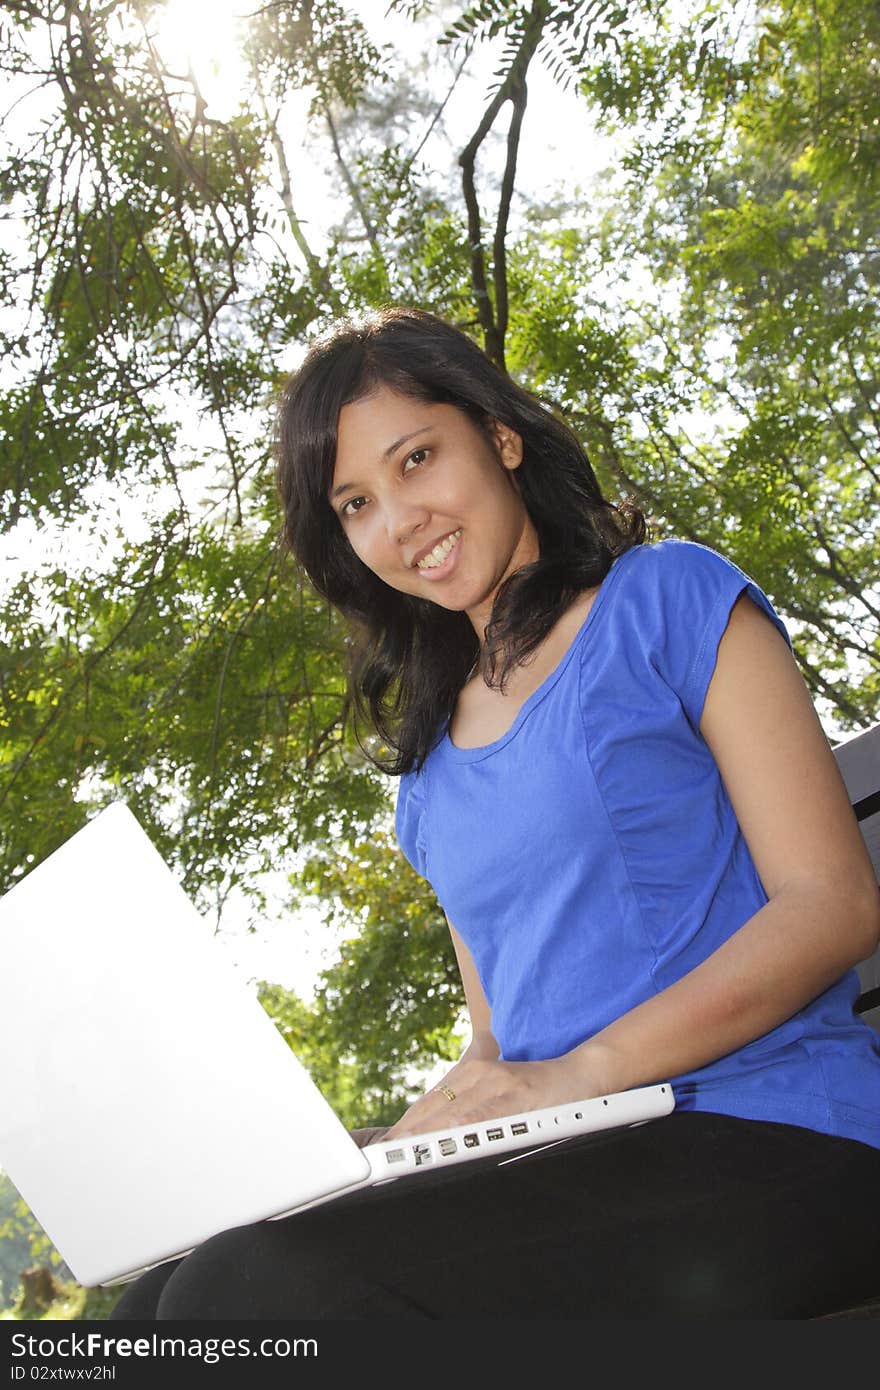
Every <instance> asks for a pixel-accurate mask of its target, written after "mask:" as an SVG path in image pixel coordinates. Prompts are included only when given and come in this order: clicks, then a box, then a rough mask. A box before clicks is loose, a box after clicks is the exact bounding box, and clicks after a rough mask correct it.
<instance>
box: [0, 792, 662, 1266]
mask: <svg viewBox="0 0 880 1390" xmlns="http://www.w3.org/2000/svg"><path fill="white" fill-rule="evenodd" d="M0 1058H2V1069H0V1167H2V1168H3V1169H4V1170H5V1171H6V1173H7V1174H8V1176H9V1177H10V1179H11V1180H12V1182H13V1183H14V1185H15V1186H16V1187H17V1189H18V1190H19V1192H20V1193H21V1195H22V1197H23V1198H24V1199H25V1201H26V1202H27V1204H28V1206H29V1207H30V1209H31V1211H32V1212H33V1214H34V1216H35V1217H36V1219H37V1221H38V1222H39V1223H40V1225H41V1226H42V1227H43V1229H44V1230H45V1231H46V1233H47V1235H48V1236H49V1238H50V1239H51V1241H52V1242H53V1244H54V1245H55V1247H56V1249H57V1250H58V1251H59V1252H60V1253H61V1255H62V1257H63V1258H64V1260H65V1262H66V1263H67V1265H68V1266H69V1268H70V1270H71V1272H72V1274H73V1276H74V1278H75V1279H77V1281H78V1282H79V1283H81V1284H83V1285H85V1286H87V1287H90V1286H96V1285H104V1284H115V1283H120V1282H122V1281H124V1280H126V1279H130V1278H133V1277H134V1276H135V1275H137V1274H140V1273H142V1272H143V1271H144V1270H145V1269H148V1268H149V1267H151V1266H152V1265H154V1264H159V1263H162V1262H163V1261H165V1260H168V1259H171V1258H174V1257H176V1256H179V1255H182V1254H184V1253H187V1252H188V1251H189V1250H192V1249H194V1248H195V1247H196V1246H197V1245H199V1244H200V1243H201V1242H202V1241H203V1240H205V1239H206V1238H207V1237H208V1236H210V1235H213V1234H215V1233H217V1232H218V1231H221V1230H225V1229H228V1228H229V1227H231V1226H237V1225H241V1224H244V1223H247V1222H252V1221H257V1220H261V1219H264V1218H268V1219H272V1218H277V1217H279V1216H282V1215H288V1214H290V1213H292V1212H294V1211H296V1210H299V1209H302V1208H306V1207H309V1206H314V1205H316V1204H318V1203H320V1202H324V1201H328V1200H330V1199H331V1198H334V1197H336V1196H338V1195H340V1194H342V1193H346V1192H350V1191H353V1190H354V1189H356V1188H358V1187H364V1186H368V1185H370V1184H373V1183H377V1182H385V1181H388V1180H389V1179H393V1178H395V1177H398V1176H401V1175H403V1174H409V1173H417V1172H420V1171H425V1170H430V1169H432V1168H436V1167H437V1166H439V1165H442V1164H449V1163H459V1162H462V1161H467V1160H469V1159H474V1158H479V1157H483V1156H485V1155H487V1154H501V1153H504V1152H508V1151H511V1150H524V1149H528V1148H535V1147H538V1146H542V1145H544V1144H545V1143H553V1142H558V1141H559V1140H560V1139H563V1138H565V1137H568V1136H570V1135H575V1134H580V1133H584V1132H589V1131H591V1130H598V1129H607V1128H610V1127H614V1126H618V1125H630V1124H638V1123H643V1122H644V1121H646V1120H649V1119H652V1118H653V1117H655V1116H658V1115H664V1114H668V1113H669V1111H670V1110H672V1108H673V1095H672V1088H671V1086H669V1085H668V1084H661V1085H654V1086H647V1087H643V1088H639V1089H637V1090H633V1091H628V1092H623V1093H621V1094H616V1095H608V1096H601V1097H598V1098H595V1099H591V1100H586V1101H582V1102H577V1103H571V1104H567V1105H564V1106H560V1107H558V1108H555V1109H547V1110H538V1111H534V1112H531V1113H529V1114H523V1115H514V1116H506V1117H504V1118H502V1119H494V1120H490V1121H486V1122H485V1123H482V1124H472V1125H467V1126H462V1127H459V1128H456V1127H453V1128H450V1129H446V1130H443V1131H440V1132H437V1133H432V1134H424V1135H418V1136H409V1137H407V1138H406V1139H400V1140H397V1141H382V1142H379V1143H376V1144H372V1145H370V1146H369V1147H367V1148H364V1149H360V1148H358V1146H357V1144H356V1143H355V1142H354V1140H353V1139H352V1138H351V1136H350V1135H349V1133H348V1131H347V1130H346V1129H345V1127H344V1126H343V1124H342V1123H341V1121H340V1120H339V1119H338V1117H337V1116H336V1114H335V1113H334V1112H333V1110H332V1109H331V1107H330V1105H329V1104H328V1103H327V1101H325V1100H324V1098H323V1096H322V1095H321V1093H320V1092H319V1090H318V1089H317V1087H316V1086H315V1084H314V1083H313V1081H312V1080H311V1078H310V1076H309V1074H308V1072H307V1071H306V1069H305V1068H304V1067H303V1066H302V1064H301V1063H300V1062H298V1061H297V1059H296V1057H295V1056H294V1054H293V1053H292V1052H291V1050H290V1048H289V1047H288V1045H287V1043H286V1042H285V1041H284V1039H283V1038H282V1036H281V1034H280V1033H279V1031H278V1029H277V1028H276V1026H275V1025H274V1023H273V1022H272V1020H271V1019H270V1018H269V1016H268V1015H267V1013H266V1012H265V1010H264V1009H263V1008H262V1006H261V1005H260V1003H259V1001H258V1000H257V998H256V996H255V994H253V993H252V991H251V990H250V989H249V987H248V986H247V985H246V984H245V982H244V981H243V980H242V979H241V978H240V977H239V975H238V973H237V971H236V970H235V968H234V967H233V966H232V965H231V963H230V962H229V960H228V959H227V958H226V956H225V954H224V953H223V951H222V950H221V949H220V947H219V945H218V943H217V942H216V941H215V940H214V937H213V933H212V931H211V929H210V927H209V926H208V924H207V923H206V922H205V921H204V920H203V919H202V917H201V916H200V915H199V914H198V912H197V911H196V909H195V907H194V906H193V905H192V903H191V902H190V901H189V899H188V898H187V896H186V895H185V893H184V892H183V889H182V888H181V887H180V885H179V884H178V882H177V880H176V878H175V877H174V875H173V874H172V872H171V870H170V869H169V868H168V866H167V865H166V864H165V862H164V861H163V859H162V858H161V856H160V855H159V853H158V851H157V850H156V849H155V847H154V846H153V844H152V843H151V841H150V840H149V838H148V836H147V835H146V833H145V832H144V830H143V829H142V827H141V826H140V825H139V823H138V821H137V820H136V819H135V817H134V816H133V815H132V813H131V812H130V811H129V810H128V808H127V807H126V806H125V805H124V804H123V803H121V802H114V803H113V804H112V805H110V806H108V807H107V808H106V809H105V810H104V811H102V812H100V814H98V815H97V816H96V817H94V819H93V820H91V821H90V822H89V823H88V824H87V825H86V826H85V827H84V828H83V829H82V830H80V831H79V832H78V833H77V834H75V835H73V836H72V837H71V838H70V839H69V840H68V841H67V842H66V843H65V844H63V845H62V846H61V847H60V848H59V849H58V850H56V851H55V852H54V854H51V855H49V857H48V858H47V859H45V860H44V861H43V862H42V863H41V864H39V865H37V867H36V868H34V869H32V870H31V871H30V872H29V873H28V874H27V875H26V877H25V878H23V879H22V880H21V882H19V883H17V884H16V885H15V887H14V888H12V889H11V890H10V891H9V892H8V893H6V894H5V896H4V897H2V898H0Z"/></svg>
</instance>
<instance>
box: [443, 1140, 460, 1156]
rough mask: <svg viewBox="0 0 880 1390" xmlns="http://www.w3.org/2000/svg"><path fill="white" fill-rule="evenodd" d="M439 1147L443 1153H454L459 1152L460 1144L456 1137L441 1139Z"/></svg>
mask: <svg viewBox="0 0 880 1390" xmlns="http://www.w3.org/2000/svg"><path fill="white" fill-rule="evenodd" d="M439 1149H440V1152H441V1153H442V1154H454V1153H457V1152H458V1145H457V1144H456V1142H455V1140H454V1139H441V1140H440V1144H439Z"/></svg>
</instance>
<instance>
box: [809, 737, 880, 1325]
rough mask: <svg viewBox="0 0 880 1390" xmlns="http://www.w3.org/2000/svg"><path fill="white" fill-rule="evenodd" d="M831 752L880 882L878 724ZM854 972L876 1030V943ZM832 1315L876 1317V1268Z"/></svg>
mask: <svg viewBox="0 0 880 1390" xmlns="http://www.w3.org/2000/svg"><path fill="white" fill-rule="evenodd" d="M834 756H835V758H836V759H837V766H838V767H839V768H840V771H841V773H842V775H843V780H844V782H845V783H846V789H847V791H848V792H849V799H850V801H851V802H852V805H853V810H854V811H855V813H856V819H857V820H858V823H859V829H860V830H861V832H862V836H863V837H864V840H865V844H866V845H867V846H868V851H869V853H870V855H871V859H872V862H873V864H874V872H875V874H876V876H877V881H878V883H880V724H875V725H874V726H873V727H872V728H870V729H867V730H865V732H864V733H862V734H855V735H853V737H852V738H848V739H846V740H845V741H844V742H843V743H839V744H838V745H837V746H836V748H835V749H834ZM878 891H880V889H878ZM858 974H859V982H860V984H861V993H860V995H859V999H858V1003H857V1004H856V1011H857V1012H858V1013H859V1014H860V1015H861V1017H862V1018H863V1019H865V1021H866V1022H867V1023H870V1024H871V1026H872V1027H873V1028H876V1029H877V1030H878V1032H880V947H878V949H877V950H876V951H875V952H874V954H873V955H872V956H870V957H869V958H868V959H867V960H866V961H863V962H862V964H861V965H860V966H859V967H858ZM869 1219H870V1218H869ZM836 1318H880V1268H878V1270H877V1296H876V1297H875V1298H872V1299H870V1300H869V1301H868V1302H866V1303H861V1304H858V1305H857V1306H855V1307H853V1308H847V1309H845V1310H844V1311H842V1312H836V1313H827V1314H825V1315H824V1318H823V1321H831V1320H833V1319H836Z"/></svg>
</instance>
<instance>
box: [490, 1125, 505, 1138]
mask: <svg viewBox="0 0 880 1390" xmlns="http://www.w3.org/2000/svg"><path fill="white" fill-rule="evenodd" d="M486 1138H487V1139H503V1138H504V1130H503V1129H502V1128H501V1126H500V1125H499V1126H498V1128H497V1129H487V1130H486Z"/></svg>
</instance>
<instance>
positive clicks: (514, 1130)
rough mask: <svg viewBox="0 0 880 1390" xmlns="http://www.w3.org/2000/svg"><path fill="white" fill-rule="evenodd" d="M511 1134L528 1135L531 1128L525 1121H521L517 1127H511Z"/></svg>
mask: <svg viewBox="0 0 880 1390" xmlns="http://www.w3.org/2000/svg"><path fill="white" fill-rule="evenodd" d="M510 1132H511V1134H528V1132H529V1127H528V1125H527V1124H526V1122H525V1120H519V1121H518V1122H517V1123H516V1124H515V1125H511V1126H510Z"/></svg>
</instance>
